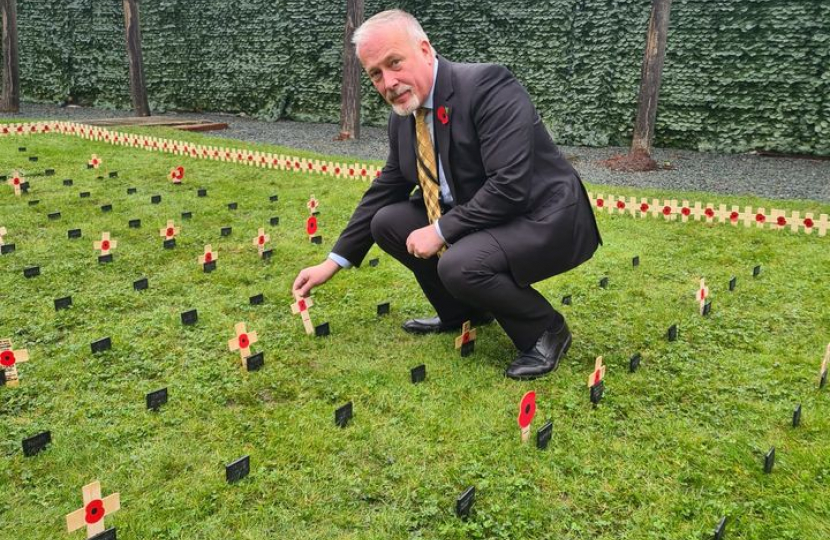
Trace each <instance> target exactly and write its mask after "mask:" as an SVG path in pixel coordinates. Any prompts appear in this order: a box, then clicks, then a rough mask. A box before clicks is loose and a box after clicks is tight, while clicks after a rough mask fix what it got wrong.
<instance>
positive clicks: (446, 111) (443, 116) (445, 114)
mask: <svg viewBox="0 0 830 540" xmlns="http://www.w3.org/2000/svg"><path fill="white" fill-rule="evenodd" d="M436 114H437V116H438V120H439V121H440V122H441V123H442V124H444V125H445V126H446V125H447V124H448V123H449V121H450V108H449V107H445V106H443V105H441V106H440V107H438V110H437V111H436Z"/></svg>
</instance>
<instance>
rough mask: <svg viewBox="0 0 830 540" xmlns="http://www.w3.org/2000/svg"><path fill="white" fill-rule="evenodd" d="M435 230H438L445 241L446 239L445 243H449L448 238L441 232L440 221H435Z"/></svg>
mask: <svg viewBox="0 0 830 540" xmlns="http://www.w3.org/2000/svg"><path fill="white" fill-rule="evenodd" d="M439 221H440V220H439ZM435 232H437V233H438V236H440V237H441V240H443V241H444V243H445V244H446V243H447V239H446V238H444V235H443V234H442V233H441V226H440V225H438V221H436V222H435Z"/></svg>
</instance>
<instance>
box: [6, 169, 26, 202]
mask: <svg viewBox="0 0 830 540" xmlns="http://www.w3.org/2000/svg"><path fill="white" fill-rule="evenodd" d="M6 183H7V184H9V185H10V186H12V187H13V188H14V194H15V195H17V196H18V197H20V195H21V193H22V192H23V188H22V186H23V184H25V183H26V179H25V178H23V175H21V174H20V171H13V172H12V176H11V178H9V179H8V180H7V181H6Z"/></svg>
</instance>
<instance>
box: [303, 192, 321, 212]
mask: <svg viewBox="0 0 830 540" xmlns="http://www.w3.org/2000/svg"><path fill="white" fill-rule="evenodd" d="M319 206H320V203H319V202H318V201H317V199H315V198H314V195H312V196H311V198H310V199H309V200H308V203H306V207H307V208H308V213H309V214H312V215H314V214H316V213H317V212H319V210H317V208H318V207H319Z"/></svg>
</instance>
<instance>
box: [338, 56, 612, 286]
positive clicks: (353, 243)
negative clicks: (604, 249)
mask: <svg viewBox="0 0 830 540" xmlns="http://www.w3.org/2000/svg"><path fill="white" fill-rule="evenodd" d="M435 84H436V86H435V93H434V95H433V105H434V109H433V114H434V115H435V116H434V117H433V126H434V128H435V146H436V147H437V151H438V152H439V153H440V155H441V161H442V165H443V168H444V173H445V176H446V179H447V182H448V184H449V186H450V189H451V190H452V195H453V198H454V200H455V204H456V206H455V207H453V208H452V209H451V210H449V211H448V212H447V213H446V214H444V215H443V216H442V217H441V219H440V221H439V225H440V227H441V232H442V233H443V235H444V238H445V239H446V240H447V243H449V244H452V243H454V242H457V241H458V240H459V239H461V238H463V237H464V236H466V235H468V234H470V233H472V232H475V231H477V230H482V229H486V230H488V231H489V232H490V233H491V234H492V235H493V237H494V238H495V239H496V241H498V242H499V244H500V245H501V247H502V249H504V251H505V253H506V254H507V259H508V261H509V264H510V270H511V272H512V274H513V277H514V278H515V279H516V281H517V282H518V283H520V284H522V285H526V284H530V283H534V282H536V281H540V280H542V279H545V278H548V277H550V276H553V275H556V274H560V273H562V272H565V271H567V270H570V269H571V268H574V267H575V266H577V265H579V264H581V263H582V262H584V261H586V260H588V259H589V258H590V257H591V256H592V255H593V253H594V251H595V250H596V248H597V245H598V244H599V243H601V239H600V236H599V230H598V229H597V224H596V221H595V219H594V213H593V209H592V208H591V204H590V201H589V200H588V195H587V193H586V192H585V187H584V186H583V185H582V182H581V181H580V179H579V176H578V175H577V173H576V171H575V170H574V169H573V167H571V165H570V163H568V161H567V160H566V159H565V158H564V157H563V156H562V154H561V152H560V151H559V148H557V146H556V145H555V144H554V143H553V141H552V140H551V137H550V135H549V133H548V131H547V129H546V128H545V125H544V124H543V123H542V120H541V118H539V114H538V113H537V112H536V109H535V107H534V106H533V104H532V103H531V101H530V96H529V95H528V94H527V92H526V91H525V89H524V88H523V87H522V86H521V85H520V84H519V82H518V81H517V80H516V79H515V78H514V77H513V75H512V74H511V73H510V71H508V70H507V69H506V68H504V67H502V66H497V65H493V64H458V63H453V62H449V61H448V60H446V59H444V58H443V57H439V63H438V76H437V80H436V83H435ZM442 106H443V107H444V108H445V110H446V111H447V114H448V116H449V120H448V121H447V123H446V124H445V123H442V122H441V120H440V119H439V118H438V116H437V114H436V113H437V111H438V109H439V108H440V107H442ZM444 120H447V119H446V118H444ZM416 186H418V174H417V170H416V156H415V120H414V118H413V117H412V116H407V117H401V116H398V115H397V114H395V113H391V114H390V117H389V157H388V159H387V161H386V165H385V166H384V168H383V171H382V172H381V175H380V176H379V177H378V178H377V179H376V180H375V181H374V182H373V183H372V186H371V187H370V188H369V189H368V190H367V191H366V193H365V195H364V196H363V199H362V200H361V201H360V204H359V205H358V207H357V209H356V210H355V212H354V214H353V215H352V218H351V220H350V221H349V224H348V225H347V226H346V228H345V229H344V230H343V232H342V233H341V235H340V238H339V239H338V240H337V243H336V244H335V246H334V248H333V249H332V251H333V252H334V253H337V254H338V255H341V256H343V257H345V258H346V259H348V260H349V261H350V262H352V263H353V264H355V265H359V264H360V263H361V262H362V261H363V258H364V257H365V256H366V253H367V252H368V251H369V248H370V247H371V246H372V243H373V240H372V235H371V231H370V223H371V220H372V217H373V216H374V215H375V213H376V212H377V211H378V210H379V209H380V208H382V207H384V206H386V205H389V204H392V203H395V202H399V201H405V200H406V199H407V198H408V197H409V195H410V193H411V192H412V190H413V188H415V187H416Z"/></svg>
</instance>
